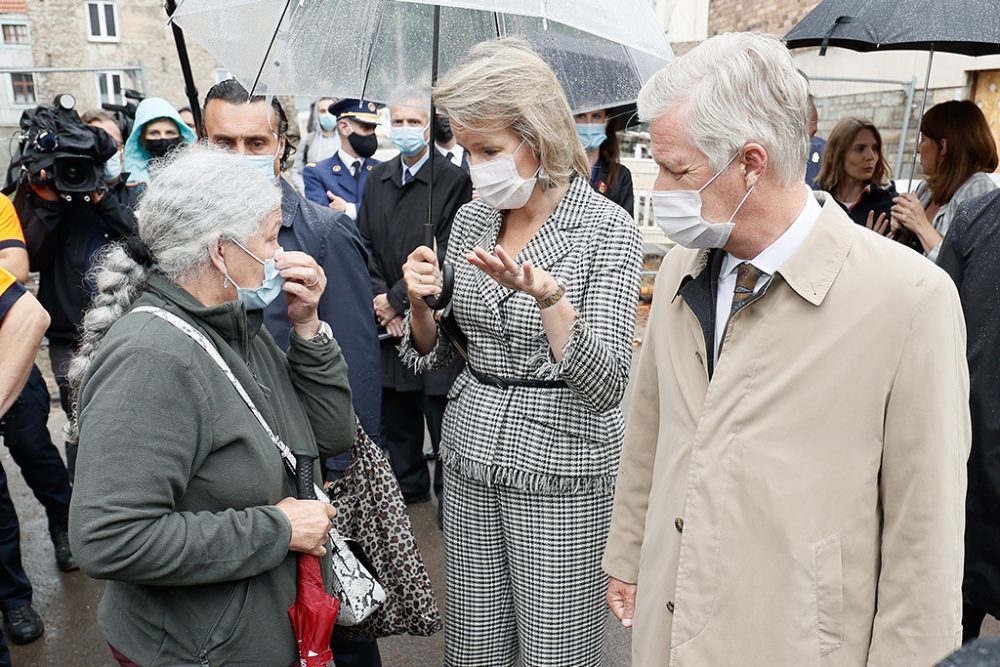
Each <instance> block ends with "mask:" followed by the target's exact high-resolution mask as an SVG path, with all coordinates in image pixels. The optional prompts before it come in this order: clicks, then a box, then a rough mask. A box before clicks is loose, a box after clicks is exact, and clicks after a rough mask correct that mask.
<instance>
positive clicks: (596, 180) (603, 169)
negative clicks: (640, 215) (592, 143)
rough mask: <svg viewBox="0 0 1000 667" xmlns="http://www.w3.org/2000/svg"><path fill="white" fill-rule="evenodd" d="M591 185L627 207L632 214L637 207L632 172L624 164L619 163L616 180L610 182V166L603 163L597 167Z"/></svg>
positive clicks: (623, 206) (626, 210)
mask: <svg viewBox="0 0 1000 667" xmlns="http://www.w3.org/2000/svg"><path fill="white" fill-rule="evenodd" d="M590 185H591V186H592V187H593V188H594V189H595V190H597V191H598V192H600V193H601V194H602V195H604V196H605V197H607V198H608V199H610V200H611V201H613V202H614V203H616V204H618V205H619V206H621V207H622V208H623V209H625V212H626V213H628V214H629V215H632V211H633V210H634V208H635V192H633V189H632V172H631V171H629V170H628V167H626V166H625V165H623V164H620V165H618V173H616V174H615V180H614V182H610V174H609V172H608V166H607V165H606V164H603V163H601V164H600V165H598V167H597V169H596V173H594V175H593V178H591V179H590Z"/></svg>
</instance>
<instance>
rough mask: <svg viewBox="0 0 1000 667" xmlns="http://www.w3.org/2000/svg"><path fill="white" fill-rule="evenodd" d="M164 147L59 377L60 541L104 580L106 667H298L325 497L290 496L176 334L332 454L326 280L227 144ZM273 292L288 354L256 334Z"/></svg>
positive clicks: (249, 419)
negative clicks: (300, 623)
mask: <svg viewBox="0 0 1000 667" xmlns="http://www.w3.org/2000/svg"><path fill="white" fill-rule="evenodd" d="M167 160H168V164H166V165H165V166H163V167H162V168H161V169H159V171H158V172H157V178H156V179H155V180H154V181H152V182H151V183H150V186H149V188H148V190H147V191H146V193H145V196H144V197H143V199H142V201H141V204H140V207H139V211H138V217H139V225H138V238H133V239H131V240H130V242H129V244H128V245H127V246H122V245H116V246H113V247H112V248H111V249H110V250H109V251H108V252H107V254H106V255H105V256H104V258H103V260H102V262H101V263H100V265H99V268H98V269H97V271H96V275H95V279H96V284H97V286H98V289H99V292H98V294H97V296H96V297H95V300H94V302H93V306H92V308H91V310H90V311H89V312H88V313H87V315H86V317H85V332H84V337H83V342H82V346H81V349H80V352H79V355H78V357H77V358H76V359H75V361H74V364H73V367H72V371H71V374H72V378H71V379H72V382H73V383H74V385H75V387H76V388H77V390H78V391H77V395H78V414H79V430H80V456H79V462H78V464H77V476H76V485H75V487H74V490H73V501H72V506H71V512H70V526H71V529H70V539H71V542H72V545H73V552H74V554H75V555H76V557H77V560H78V561H79V563H80V566H81V567H82V568H83V569H84V571H86V572H87V573H88V574H90V575H91V576H93V577H96V578H100V579H107V580H108V584H107V588H106V589H105V593H104V597H103V598H102V600H101V604H100V608H99V611H98V618H99V622H100V624H101V628H102V629H103V631H104V633H105V636H106V638H107V640H108V642H109V643H110V644H111V646H112V650H113V653H114V655H115V657H116V659H118V660H119V662H120V663H121V664H122V665H131V664H139V665H147V666H151V665H178V664H201V665H223V664H226V665H231V664H244V665H249V664H255V665H276V666H277V665H291V664H293V663H294V664H298V662H297V656H298V651H297V647H296V639H295V637H294V635H293V632H292V627H291V624H290V622H289V619H288V614H287V610H288V607H289V605H290V604H291V603H292V602H293V601H294V600H295V591H296V567H295V563H296V552H300V553H309V554H313V555H317V556H324V554H325V552H326V550H325V547H324V544H325V543H326V541H327V531H328V529H329V527H330V518H331V517H332V515H333V508H332V506H329V505H327V504H324V503H321V502H319V501H314V500H296V499H295V498H293V497H292V496H294V495H295V483H294V479H293V477H292V475H291V473H290V472H289V471H288V470H287V469H286V468H285V466H284V465H283V464H282V460H281V458H280V456H279V454H278V451H277V449H276V447H275V444H274V443H273V442H272V441H271V439H270V438H269V436H268V433H267V432H266V431H265V430H264V429H263V428H262V426H261V424H260V423H258V421H257V420H256V419H254V417H253V416H252V414H251V412H250V410H249V409H248V407H247V405H246V404H245V403H244V401H243V400H242V399H241V397H240V395H239V394H238V393H237V391H236V390H235V388H234V387H233V385H232V384H231V382H230V380H229V379H228V378H227V376H226V374H225V373H224V372H223V370H222V369H221V368H220V367H219V366H218V365H217V364H216V363H213V361H212V359H211V357H210V356H209V354H208V352H207V351H206V350H205V349H202V347H200V346H199V345H198V344H197V343H196V342H195V340H193V339H192V338H191V337H190V336H189V335H188V334H187V333H185V332H184V331H183V330H182V329H183V327H188V328H193V330H195V331H196V332H198V333H200V334H201V335H202V336H204V337H206V338H207V339H208V341H210V343H211V344H212V345H213V346H214V347H215V348H216V350H217V351H218V353H219V354H220V355H221V357H222V358H223V359H224V360H225V362H226V364H227V365H228V366H229V368H230V369H231V372H232V374H233V375H234V376H235V377H236V379H237V380H238V381H239V383H240V384H242V386H243V387H244V389H245V390H246V392H247V393H248V394H249V396H250V398H251V399H252V401H253V403H254V404H255V405H256V407H257V408H258V410H259V411H260V412H261V413H262V414H263V416H264V418H265V419H266V421H267V422H268V423H269V425H270V427H271V429H272V430H273V431H274V432H275V433H277V434H278V435H279V437H280V438H281V439H282V440H283V441H284V442H286V443H288V445H289V446H290V447H292V448H294V449H297V450H298V449H302V450H307V451H309V452H312V453H316V454H318V455H322V456H333V455H335V454H338V453H340V452H343V451H346V450H347V449H348V448H349V447H350V445H351V443H352V442H353V440H354V425H355V421H354V417H353V413H352V409H351V392H350V389H349V387H348V384H347V366H346V364H345V362H344V359H343V357H342V356H341V353H340V348H339V347H338V345H337V343H336V341H334V340H333V339H332V338H331V336H330V333H329V328H328V325H326V324H325V323H322V322H320V321H319V320H318V319H317V316H316V305H317V302H318V299H319V296H320V294H322V292H323V289H324V288H325V287H326V278H325V276H324V274H323V270H322V268H320V267H319V266H318V265H317V264H316V262H315V261H314V260H313V259H312V258H311V257H309V256H308V255H305V254H303V253H297V252H282V251H281V248H280V247H279V246H278V244H277V235H278V229H279V227H280V225H281V213H280V205H281V195H280V191H279V190H277V189H276V188H275V187H274V184H273V183H271V182H269V181H268V180H267V179H266V178H265V177H264V176H263V175H261V174H260V172H259V171H258V170H257V169H255V168H254V167H253V166H250V165H248V164H247V163H246V162H245V161H244V160H243V159H242V158H241V157H240V156H236V155H230V154H226V153H222V152H219V151H217V150H214V149H209V148H196V149H192V150H190V151H185V152H182V153H181V154H180V155H178V156H174V157H173V159H171V158H167ZM282 293H283V294H284V298H286V299H287V301H288V316H289V320H290V321H291V323H292V328H293V333H292V335H291V346H290V349H289V351H288V353H287V355H286V354H284V353H282V352H281V351H280V350H279V349H278V348H277V347H276V346H275V344H274V341H273V340H272V339H271V337H270V336H269V335H268V333H267V331H266V330H265V329H263V328H262V327H261V323H262V321H263V310H262V309H263V308H264V306H265V305H266V304H267V303H268V302H270V301H271V300H272V299H274V298H278V297H279V296H281V295H282ZM140 307H142V308H140ZM150 307H151V308H154V309H160V312H162V311H165V312H166V313H167V314H169V315H172V316H174V317H175V318H179V323H178V325H175V324H172V323H171V322H170V321H167V320H165V319H163V318H161V317H160V316H158V315H157V314H155V313H153V312H150V310H149V309H150ZM316 481H317V482H319V481H320V480H319V478H318V477H317V479H316ZM327 569H329V565H328V564H327V565H326V567H325V568H324V571H325V570H327Z"/></svg>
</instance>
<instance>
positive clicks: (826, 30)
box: [785, 0, 1000, 180]
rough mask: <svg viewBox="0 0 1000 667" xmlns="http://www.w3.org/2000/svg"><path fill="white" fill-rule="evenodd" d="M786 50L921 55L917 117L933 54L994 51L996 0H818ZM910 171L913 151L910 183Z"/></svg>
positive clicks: (998, 17)
mask: <svg viewBox="0 0 1000 667" xmlns="http://www.w3.org/2000/svg"><path fill="white" fill-rule="evenodd" d="M785 41H786V42H787V43H788V48H790V49H798V48H805V47H817V46H818V47H820V55H825V54H826V49H827V47H830V46H839V47H842V48H845V49H851V50H852V51H927V52H929V54H930V57H928V59H927V74H926V77H925V79H924V94H923V98H922V100H921V102H920V117H921V118H923V115H924V110H925V108H926V106H927V88H928V86H929V84H930V76H931V64H932V63H933V62H934V52H935V51H944V52H947V53H958V54H962V55H967V56H984V55H991V54H996V53H1000V2H998V0H824V2H821V3H819V5H817V6H816V8H815V9H813V10H812V11H811V12H809V14H807V15H806V17H805V18H804V19H802V20H801V21H800V22H799V23H798V24H797V25H796V26H795V27H794V28H792V29H791V30H790V31H789V32H788V34H787V35H785ZM915 168H916V153H914V156H913V162H912V163H911V165H910V179H911V180H912V179H913V171H914V169H915Z"/></svg>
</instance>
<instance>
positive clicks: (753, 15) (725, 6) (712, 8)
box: [708, 0, 819, 37]
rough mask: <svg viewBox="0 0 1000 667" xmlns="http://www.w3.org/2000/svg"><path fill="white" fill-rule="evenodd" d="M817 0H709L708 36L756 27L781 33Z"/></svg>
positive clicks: (787, 29)
mask: <svg viewBox="0 0 1000 667" xmlns="http://www.w3.org/2000/svg"><path fill="white" fill-rule="evenodd" d="M818 4H819V2H818V0H711V4H710V5H709V8H708V35H709V36H710V37H711V36H712V35H718V34H719V33H720V32H740V31H749V30H759V31H761V32H769V33H773V34H776V35H784V34H785V33H786V32H788V31H789V30H791V28H792V26H794V25H795V24H796V23H798V22H799V21H801V20H802V17H804V16H805V15H806V14H808V13H809V11H810V10H812V8H813V7H815V6H816V5H818Z"/></svg>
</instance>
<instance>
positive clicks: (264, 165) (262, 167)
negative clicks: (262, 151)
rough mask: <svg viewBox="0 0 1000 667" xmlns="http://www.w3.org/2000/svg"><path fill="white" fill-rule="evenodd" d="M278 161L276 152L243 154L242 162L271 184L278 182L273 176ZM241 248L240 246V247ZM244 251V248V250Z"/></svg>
mask: <svg viewBox="0 0 1000 667" xmlns="http://www.w3.org/2000/svg"><path fill="white" fill-rule="evenodd" d="M278 150H279V151H280V150H281V142H280V141H279V142H278ZM277 159H278V152H277V151H275V153H274V155H246V154H243V161H244V162H246V163H247V164H248V165H249V166H251V167H253V168H254V169H256V170H257V171H259V172H260V173H262V174H264V175H265V176H267V180H269V181H271V182H272V183H277V182H278V177H277V176H275V174H274V161H275V160H277ZM241 247H242V246H241ZM244 250H246V248H244Z"/></svg>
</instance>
